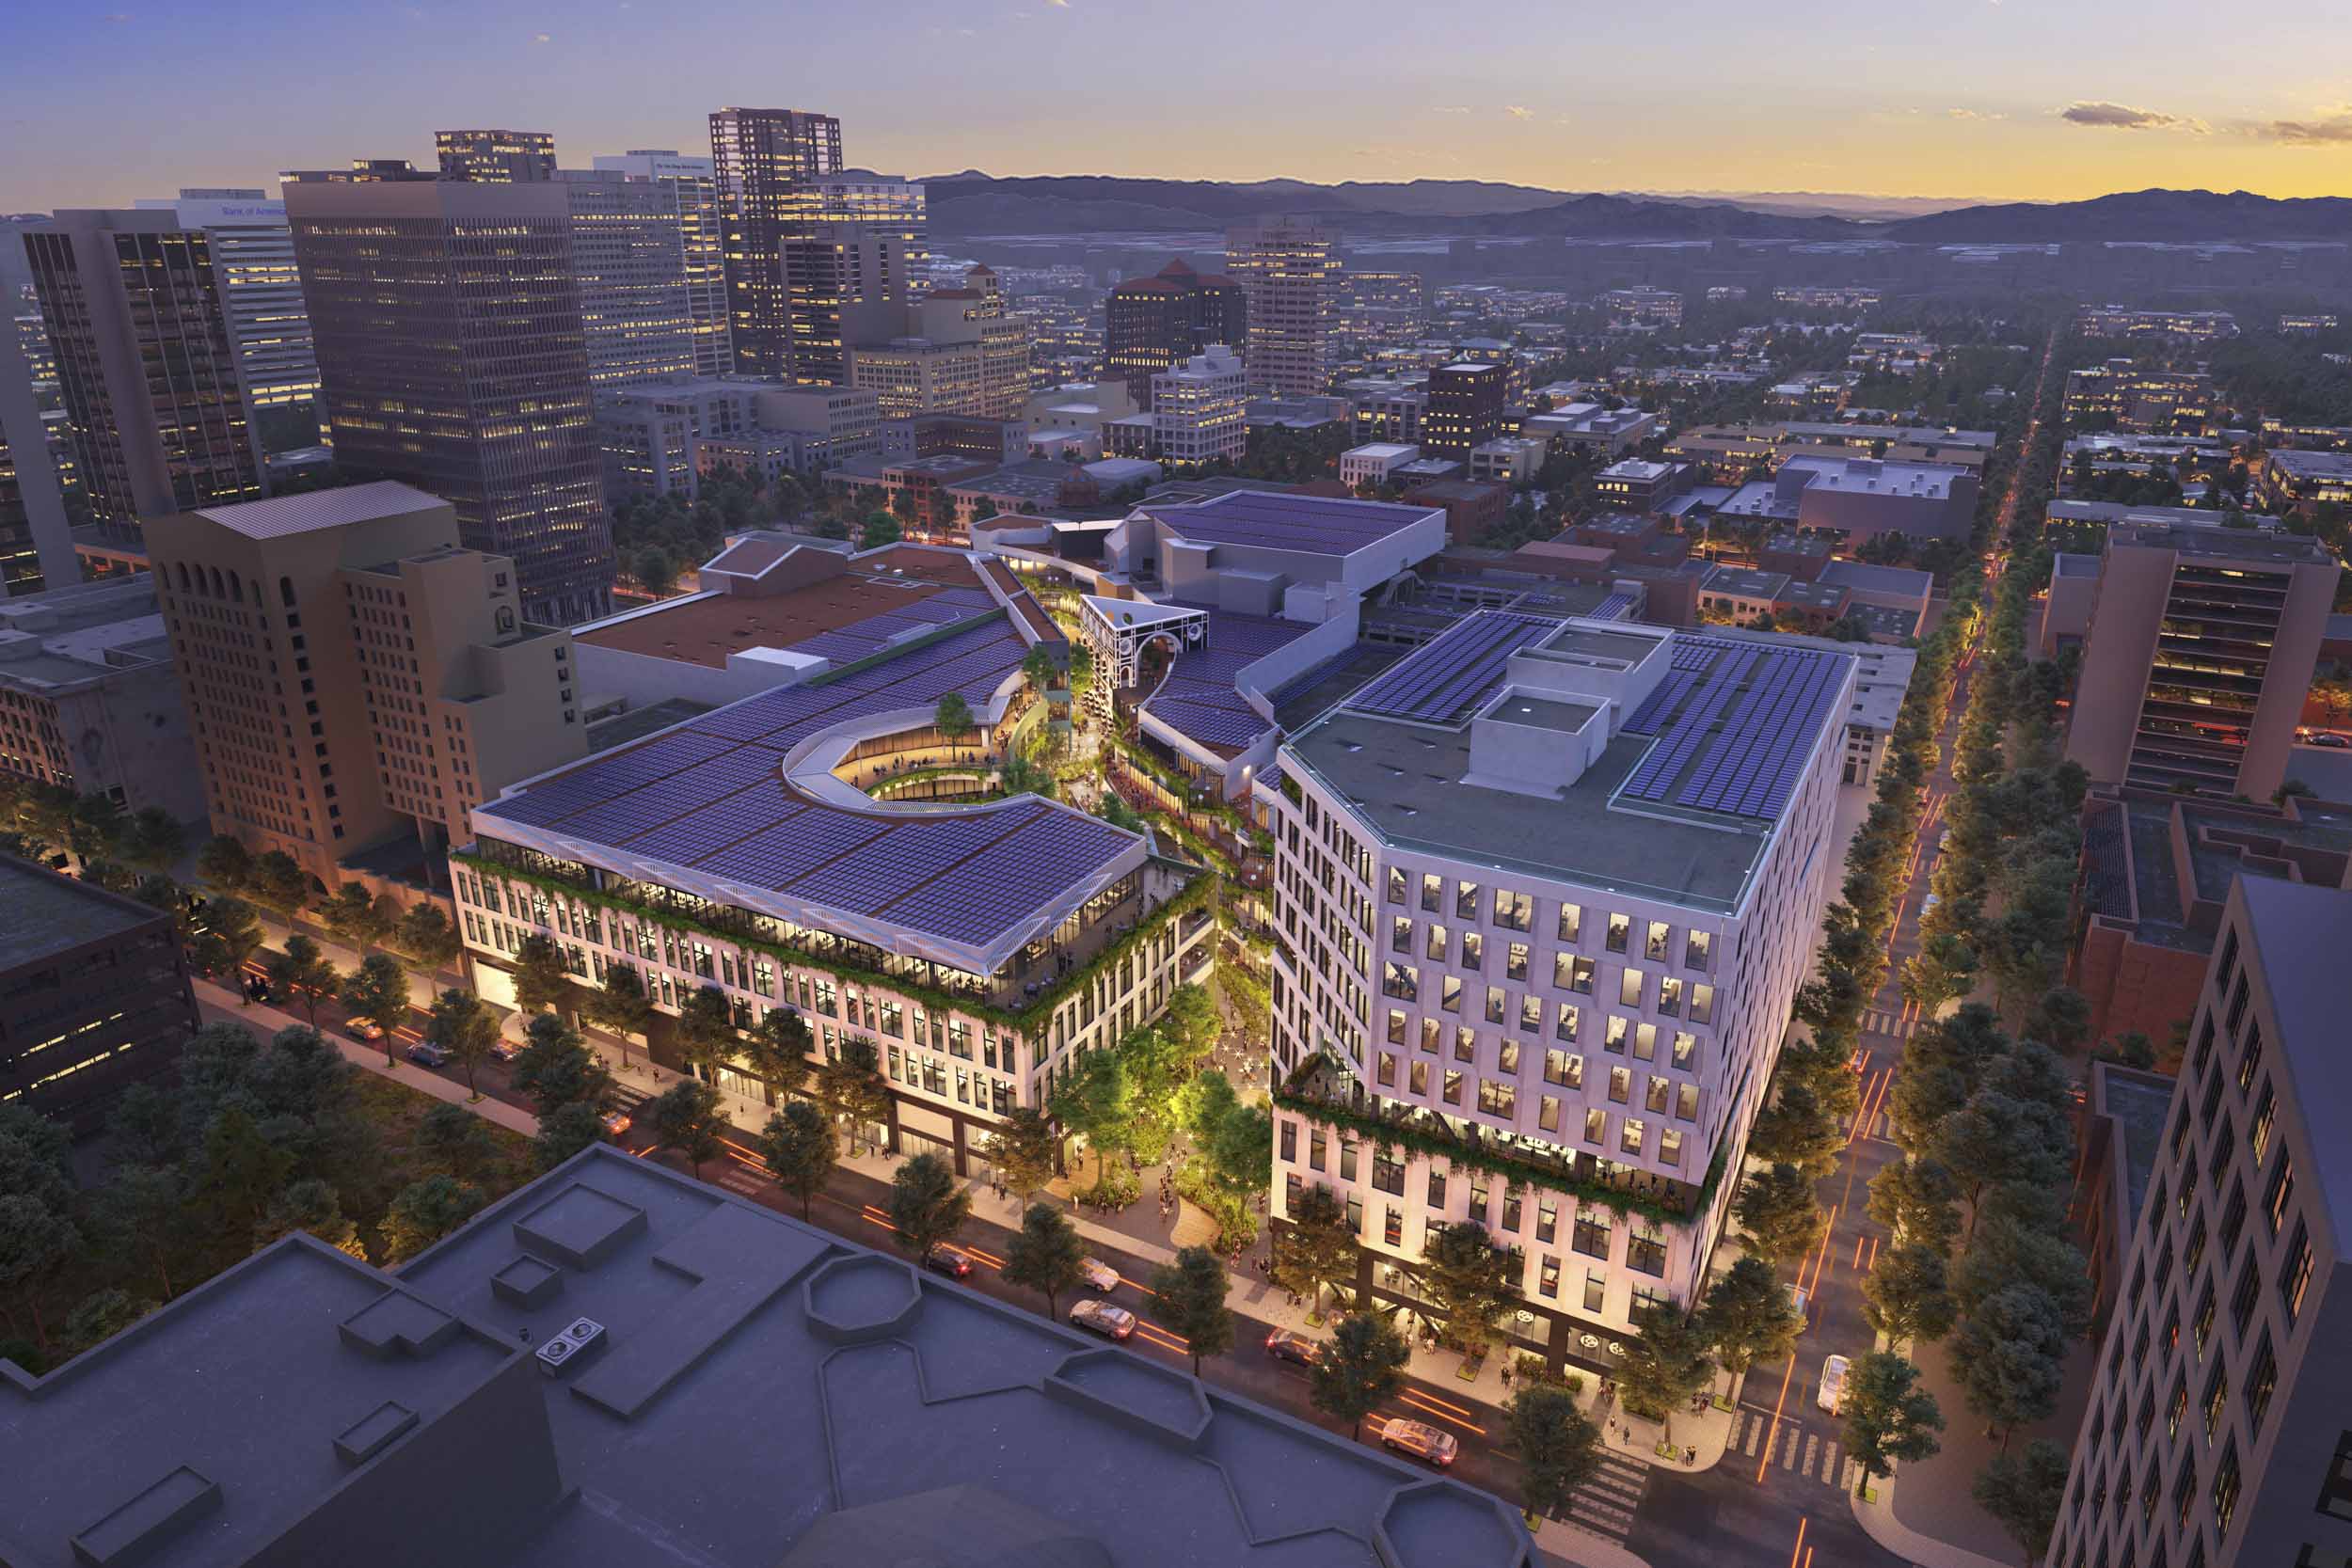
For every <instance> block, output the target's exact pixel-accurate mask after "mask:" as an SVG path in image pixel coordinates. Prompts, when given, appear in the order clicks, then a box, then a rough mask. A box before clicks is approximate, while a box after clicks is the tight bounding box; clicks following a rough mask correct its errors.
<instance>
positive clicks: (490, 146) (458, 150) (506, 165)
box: [433, 131, 555, 185]
mask: <svg viewBox="0 0 2352 1568" xmlns="http://www.w3.org/2000/svg"><path fill="white" fill-rule="evenodd" d="M433 150H434V151H435V152H436V153H437V154H438V155H439V157H440V160H441V176H442V178H443V179H447V180H476V181H480V182H483V183H484V184H489V185H510V184H517V183H522V182H529V181H533V180H552V179H554V178H555V137H554V136H553V135H550V134H548V132H545V131H436V132H434V133H433Z"/></svg>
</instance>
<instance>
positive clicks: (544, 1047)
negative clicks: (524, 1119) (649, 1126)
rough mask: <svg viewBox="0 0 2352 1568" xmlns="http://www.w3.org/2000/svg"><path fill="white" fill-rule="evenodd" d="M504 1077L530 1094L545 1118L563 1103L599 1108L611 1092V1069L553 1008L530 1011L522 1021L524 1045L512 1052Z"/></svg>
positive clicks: (610, 1097)
mask: <svg viewBox="0 0 2352 1568" xmlns="http://www.w3.org/2000/svg"><path fill="white" fill-rule="evenodd" d="M507 1082H508V1083H510V1084H512V1085H514V1086H515V1087H516V1089H517V1090H519V1091H520V1092H521V1093H523V1094H525V1095H528V1096H530V1098H531V1103H532V1109H534V1110H536V1111H537V1112H538V1113H539V1115H540V1117H543V1118H544V1117H551V1116H553V1115H554V1114H555V1113H556V1112H557V1111H560V1110H562V1109H563V1108H564V1106H566V1105H581V1104H584V1105H588V1106H591V1107H593V1108H595V1109H596V1110H597V1111H602V1110H603V1109H604V1108H605V1106H606V1105H607V1104H609V1103H610V1102H611V1101H612V1069H610V1068H608V1067H606V1066H605V1065H604V1063H603V1062H602V1061H601V1060H599V1059H598V1058H597V1056H596V1053H595V1052H593V1051H591V1050H589V1049H588V1043H587V1042H586V1041H585V1040H583V1039H581V1038H580V1031H579V1030H577V1029H574V1028H573V1027H572V1026H571V1025H570V1024H568V1023H565V1022H564V1021H563V1019H562V1018H560V1017H558V1016H557V1015H556V1014H554V1013H537V1014H534V1015H532V1020H531V1022H529V1023H527V1024H525V1025H524V1026H523V1048H522V1049H521V1050H520V1051H518V1052H516V1053H515V1061H514V1064H513V1067H512V1069H510V1071H509V1073H508V1076H507Z"/></svg>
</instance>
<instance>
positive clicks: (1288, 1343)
mask: <svg viewBox="0 0 2352 1568" xmlns="http://www.w3.org/2000/svg"><path fill="white" fill-rule="evenodd" d="M1265 1353H1266V1354H1268V1355H1271V1356H1273V1357H1274V1358H1275V1359H1276V1360H1277V1361H1295V1362H1297V1363H1298V1364H1299V1365H1300V1366H1302V1367H1311V1366H1313V1365H1314V1364H1315V1357H1316V1356H1318V1355H1321V1354H1323V1347H1322V1346H1321V1345H1318V1344H1316V1343H1315V1342H1314V1341H1313V1340H1312V1339H1310V1338H1307V1337H1306V1336H1305V1335H1304V1334H1301V1333H1299V1332H1297V1331H1296V1330H1295V1329H1289V1328H1278V1329H1276V1330H1275V1331H1274V1332H1273V1333H1271V1334H1269V1335H1267V1336H1266V1337H1265Z"/></svg>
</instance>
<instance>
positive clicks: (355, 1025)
mask: <svg viewBox="0 0 2352 1568" xmlns="http://www.w3.org/2000/svg"><path fill="white" fill-rule="evenodd" d="M343 1027H344V1028H346V1029H348V1030H350V1031H351V1037H352V1038H353V1039H356V1040H380V1039H382V1038H383V1037H384V1026H383V1025H382V1024H380V1023H378V1022H375V1020H373V1019H372V1018H361V1017H360V1016H359V1015H358V1014H357V1013H354V1014H353V1015H352V1016H351V1017H349V1018H347V1019H345V1020H343Z"/></svg>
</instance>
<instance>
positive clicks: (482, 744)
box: [150, 481, 587, 887]
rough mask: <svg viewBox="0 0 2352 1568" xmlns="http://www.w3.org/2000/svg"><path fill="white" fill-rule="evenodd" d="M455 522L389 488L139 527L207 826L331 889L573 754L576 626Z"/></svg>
mask: <svg viewBox="0 0 2352 1568" xmlns="http://www.w3.org/2000/svg"><path fill="white" fill-rule="evenodd" d="M458 534H459V521H458V515H457V513H456V511H455V509H454V508H453V507H452V506H451V505H450V503H449V502H447V501H445V500H442V499H438V498H437V497H434V496H429V495H426V494H424V493H423V492H422V491H420V490H414V489H411V488H410V487H408V486H407V485H405V484H399V483H390V482H389V481H384V482H378V483H371V484H357V485H351V486H347V487H345V488H342V489H338V490H322V491H316V492H312V493H310V494H308V495H300V496H282V497H278V498H277V499H272V500H267V501H255V502H250V503H247V504H246V505H242V506H223V507H207V508H203V509H200V510H197V511H193V512H183V513H179V514H175V515H171V516H169V517H164V518H158V519H155V520H154V521H153V522H152V523H151V532H150V542H151V547H152V550H153V559H154V563H155V583H156V591H157V594H158V597H159V598H160V600H161V602H162V606H163V613H164V625H165V627H166V629H167V631H168V632H169V634H170V637H171V645H172V654H173V657H174V658H175V660H176V662H177V664H178V667H179V671H180V681H181V687H182V691H183V696H184V698H185V700H186V704H187V710H188V721H189V724H190V728H191V729H192V731H193V733H194V735H195V738H196V746H197V754H198V759H199V764H200V766H201V768H202V769H203V773H204V792H205V797H206V802H207V806H208V809H209V811H210V814H211V817H212V824H213V829H214V831H215V832H225V833H231V834H234V835H235V836H236V837H237V838H238V839H240V840H242V841H243V842H244V843H245V845H246V847H248V848H250V849H252V850H253V851H255V852H256V853H262V852H266V851H268V850H272V849H282V850H284V851H285V852H286V853H288V854H290V855H292V856H293V857H294V859H295V861H297V862H298V863H300V864H301V865H302V867H303V869H304V870H306V871H308V872H310V874H311V875H312V876H314V877H316V878H317V879H319V880H320V881H321V882H322V883H323V884H325V885H326V886H328V887H333V886H334V885H336V882H337V880H338V877H339V873H338V869H337V868H338V866H339V865H340V864H341V863H342V861H343V860H345V859H346V858H347V857H348V856H350V855H351V854H352V853H354V852H355V851H358V850H362V849H367V848H370V847H374V846H376V845H380V844H383V843H386V842H389V841H390V840H392V839H395V838H397V837H400V836H402V835H404V834H409V833H414V834H416V835H417V836H418V837H420V838H421V840H422V841H423V842H424V844H425V845H426V846H427V847H428V848H431V847H438V846H440V845H443V844H446V843H447V842H448V841H449V840H450V839H451V838H452V837H458V838H461V839H462V838H463V837H464V836H467V833H468V830H467V827H466V821H467V813H469V811H471V810H472V809H473V807H474V806H476V805H478V804H480V803H481V802H482V801H484V800H489V799H491V798H493V797H495V796H496V795H497V794H498V793H499V791H500V790H501V789H502V788H504V786H505V785H506V784H510V783H512V782H514V781H515V780H516V779H519V778H526V777H529V776H530V775H532V774H533V773H537V772H540V771H543V770H544V769H546V768H553V767H556V766H558V765H560V764H562V763H565V762H569V761H573V760H575V759H577V758H578V757H580V756H581V755H582V754H584V753H585V752H586V750H587V745H586V741H585V739H584V736H585V733H586V732H585V726H584V725H583V724H581V722H580V717H579V710H580V705H579V703H578V702H577V700H576V699H577V693H578V687H577V685H576V683H575V682H574V680H573V676H572V671H573V663H572V649H571V636H570V634H569V633H568V632H564V631H562V630H559V629H556V628H554V627H550V626H540V625H537V624H534V623H532V621H530V620H529V619H527V618H526V616H525V613H524V610H523V602H522V597H521V594H520V592H519V588H520V584H519V581H518V577H517V573H516V565H515V562H512V561H511V560H509V559H507V558H505V557H502V556H497V555H485V554H482V553H480V552H476V551H472V550H469V549H465V548H463V547H461V546H459V544H458ZM429 858H430V857H428V859H429Z"/></svg>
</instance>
